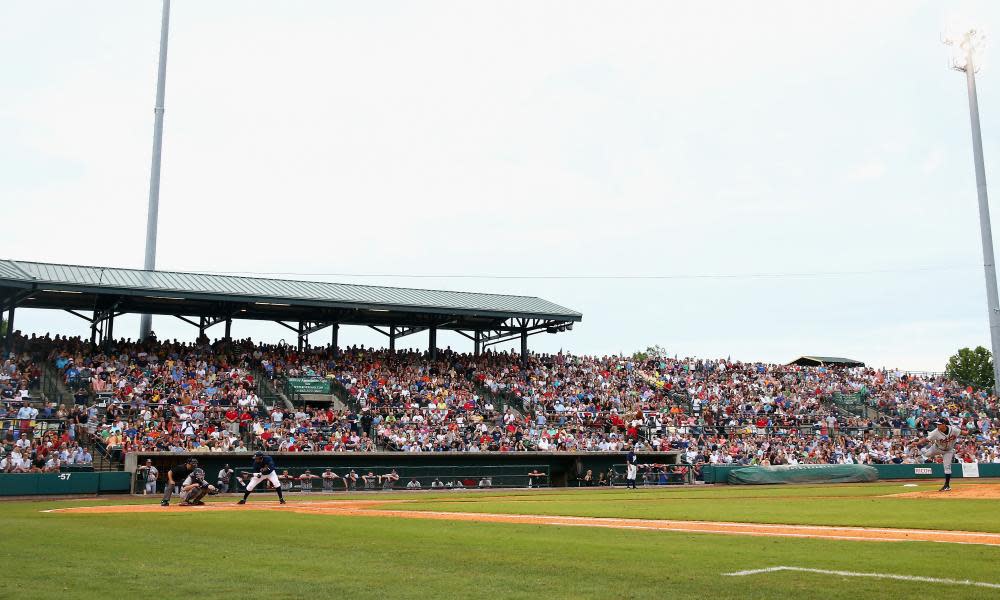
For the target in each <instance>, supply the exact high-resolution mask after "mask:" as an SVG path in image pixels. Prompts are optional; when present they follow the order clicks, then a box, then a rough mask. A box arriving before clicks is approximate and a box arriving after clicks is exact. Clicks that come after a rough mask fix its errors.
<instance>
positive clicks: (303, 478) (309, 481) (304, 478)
mask: <svg viewBox="0 0 1000 600" xmlns="http://www.w3.org/2000/svg"><path fill="white" fill-rule="evenodd" d="M313 479H319V477H317V476H315V475H313V474H312V471H310V470H309V469H306V472H305V473H303V474H301V475H299V488H300V489H301V490H302V493H303V494H310V493H312V491H313Z"/></svg>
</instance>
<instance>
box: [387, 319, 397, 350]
mask: <svg viewBox="0 0 1000 600" xmlns="http://www.w3.org/2000/svg"><path fill="white" fill-rule="evenodd" d="M389 352H396V326H395V325H392V326H391V327H389Z"/></svg>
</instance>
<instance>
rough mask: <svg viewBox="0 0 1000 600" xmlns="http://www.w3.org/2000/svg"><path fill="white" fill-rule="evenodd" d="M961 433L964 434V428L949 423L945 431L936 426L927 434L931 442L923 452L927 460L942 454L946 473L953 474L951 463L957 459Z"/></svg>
mask: <svg viewBox="0 0 1000 600" xmlns="http://www.w3.org/2000/svg"><path fill="white" fill-rule="evenodd" d="M960 435H962V429H961V428H960V427H955V426H954V425H949V426H948V431H947V432H945V433H941V430H940V429H938V428H937V427H935V428H934V429H932V430H931V432H930V433H928V434H927V441H929V442H930V445H928V446H926V447H925V448H924V449H923V451H922V452H921V454H923V456H924V458H925V459H927V460H930V459H932V458H934V457H935V456H940V457H941V461H942V463H943V464H944V473H945V475H951V463H952V461H954V460H955V443H956V442H957V441H958V436H960Z"/></svg>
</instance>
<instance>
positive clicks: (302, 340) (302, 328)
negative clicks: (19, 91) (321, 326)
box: [299, 321, 306, 352]
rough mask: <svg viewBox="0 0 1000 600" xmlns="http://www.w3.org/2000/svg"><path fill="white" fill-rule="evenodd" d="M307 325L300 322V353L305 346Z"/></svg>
mask: <svg viewBox="0 0 1000 600" xmlns="http://www.w3.org/2000/svg"><path fill="white" fill-rule="evenodd" d="M305 329H306V324H305V323H304V322H303V321H299V352H302V347H303V346H304V345H305V337H306V333H305Z"/></svg>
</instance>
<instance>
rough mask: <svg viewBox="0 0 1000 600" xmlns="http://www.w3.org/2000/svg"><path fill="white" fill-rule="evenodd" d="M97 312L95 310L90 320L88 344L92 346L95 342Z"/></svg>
mask: <svg viewBox="0 0 1000 600" xmlns="http://www.w3.org/2000/svg"><path fill="white" fill-rule="evenodd" d="M98 314H99V313H98V312H97V311H96V310H95V311H94V317H93V318H92V319H91V320H90V345H91V346H93V345H94V344H96V343H97V315H98Z"/></svg>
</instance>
